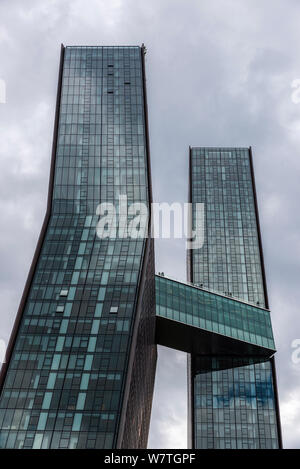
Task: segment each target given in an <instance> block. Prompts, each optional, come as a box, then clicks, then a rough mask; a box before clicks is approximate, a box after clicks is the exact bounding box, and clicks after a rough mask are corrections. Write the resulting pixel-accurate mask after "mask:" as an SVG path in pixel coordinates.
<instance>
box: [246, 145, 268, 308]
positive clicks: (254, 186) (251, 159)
mask: <svg viewBox="0 0 300 469" xmlns="http://www.w3.org/2000/svg"><path fill="white" fill-rule="evenodd" d="M249 162H250V170H251V180H252V188H253V195H254V206H255V215H256V224H257V233H258V245H259V252H260V260H261V270H262V277H263V286H264V293H265V303H266V305H265V306H266V308H267V309H269V297H268V290H267V280H266V271H265V262H264V253H263V247H262V237H261V230H260V221H259V213H258V203H257V194H256V185H255V175H254V167H253V155H252V147H249Z"/></svg>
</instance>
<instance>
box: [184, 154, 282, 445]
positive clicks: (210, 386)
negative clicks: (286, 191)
mask: <svg viewBox="0 0 300 469" xmlns="http://www.w3.org/2000/svg"><path fill="white" fill-rule="evenodd" d="M189 199H190V202H192V203H193V213H192V224H193V226H194V227H195V223H196V215H195V205H194V204H196V203H204V204H205V219H204V224H205V240H204V245H203V247H202V248H201V249H194V250H189V251H188V259H187V260H188V280H189V281H190V282H192V283H194V284H196V285H198V286H200V287H203V288H208V289H212V290H217V291H218V292H221V293H223V295H225V296H227V297H228V298H240V299H241V300H243V301H244V302H246V303H248V304H249V307H250V305H255V306H256V307H257V308H259V309H261V310H262V311H263V310H264V309H268V308H269V304H268V295H267V288H266V279H265V272H264V262H263V252H262V243H261V236H260V227H259V218H258V210H257V201H256V192H255V182H254V173H253V163H252V152H251V148H190V184H189ZM226 314H227V315H229V316H230V309H229V310H228V309H227V311H226V309H225V310H224V316H225V317H226ZM254 314H257V312H256V313H255V311H254ZM254 319H255V317H254V316H253V320H254ZM259 328H260V326H258V325H257V326H256V330H255V329H254V330H253V333H255V334H257V333H259ZM188 367H189V374H190V379H189V413H190V420H189V422H190V428H189V438H190V445H191V447H194V448H233V449H243V448H246V449H251V448H252V449H254V448H255V449H257V448H279V447H281V444H282V443H281V432H280V420H279V408H278V397H277V386H276V375H275V367H274V359H273V358H268V359H266V358H262V357H261V356H260V355H258V354H256V353H255V352H254V351H253V350H249V351H248V352H247V351H246V352H243V354H241V353H240V350H239V348H238V347H236V348H235V349H231V350H229V349H228V350H226V348H225V350H224V351H223V353H222V354H218V353H217V354H213V353H207V351H205V350H203V351H200V353H197V354H191V355H190V356H189V360H188Z"/></svg>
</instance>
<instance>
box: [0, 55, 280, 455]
mask: <svg viewBox="0 0 300 469" xmlns="http://www.w3.org/2000/svg"><path fill="white" fill-rule="evenodd" d="M144 56H145V47H144V46H142V47H133V46H128V47H125V46H124V47H96V46H95V47H83V46H82V47H77V46H72V47H64V46H62V47H61V59H60V70H59V80H58V91H57V103H56V115H55V123H54V136H53V149H52V159H51V170H50V181H49V192H48V204H47V211H46V216H45V220H44V223H43V226H42V231H41V234H40V238H39V241H38V245H37V248H36V252H35V255H34V259H33V262H32V265H31V268H30V271H29V275H28V279H27V282H26V285H25V289H24V293H23V296H22V299H21V303H20V307H19V310H18V313H17V317H16V321H15V324H14V328H13V331H12V335H11V339H10V342H9V345H8V349H7V355H6V362H5V364H4V365H3V367H2V369H1V375H0V448H15V449H21V448H22V449H23V448H24V449H32V448H33V449H48V448H51V449H56V448H70V449H77V448H86V449H102V448H104V449H111V448H146V447H147V439H148V431H149V423H150V415H151V405H152V397H153V387H154V378H155V370H156V354H157V350H156V344H160V345H164V346H166V347H170V348H173V349H176V350H182V351H184V352H186V353H187V354H188V356H189V361H188V381H189V422H188V425H189V445H190V447H192V448H216V449H217V448H237V449H239V448H278V447H281V433H280V421H279V409H278V397H277V388H276V376H275V366H274V358H273V355H274V353H275V351H276V350H275V344H274V338H273V332H272V326H271V319H270V311H269V305H268V297H267V289H266V281H265V273H264V264H263V256H262V246H261V238H260V228H259V220H258V211H257V202H256V194H255V186H254V175H253V164H252V154H251V149H248V148H191V149H190V181H189V201H190V202H191V203H192V204H193V208H192V212H191V213H192V219H191V222H192V227H193V228H195V227H196V226H195V225H196V223H197V217H196V213H197V207H196V204H197V203H201V204H204V208H205V220H204V245H203V246H202V247H201V248H197V249H191V250H188V253H187V261H188V262H187V265H188V282H186V283H183V282H178V281H175V280H172V279H171V278H166V277H164V276H162V275H157V276H155V269H154V241H153V239H152V238H151V233H152V217H151V203H152V188H151V170H150V152H149V135H148V117H147V99H146V85H145V83H146V80H145V61H144ZM141 203H142V204H144V206H145V207H146V208H147V212H148V217H146V233H143V232H141V235H138V234H137V235H136V236H128V235H127V234H126V229H127V228H126V226H127V227H128V224H130V223H131V222H133V221H134V218H135V213H134V212H133V211H131V208H132V207H134V206H136V207H137V211H138V212H139V213H140V214H141V209H139V208H138V207H139V204H141ZM124 206H125V214H126V215H124ZM111 207H113V211H111ZM100 215H101V216H104V217H105V218H106V220H107V223H105V224H102V225H101V227H102V233H101V236H100V234H99V232H100V228H99V226H100V218H99V217H100ZM110 222H111V223H110ZM124 222H125V224H124ZM138 225H140V223H139V224H138ZM137 231H138V230H137ZM144 234H146V236H144Z"/></svg>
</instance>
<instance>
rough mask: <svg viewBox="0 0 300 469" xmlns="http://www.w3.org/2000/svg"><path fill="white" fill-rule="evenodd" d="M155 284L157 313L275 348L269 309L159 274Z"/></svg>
mask: <svg viewBox="0 0 300 469" xmlns="http://www.w3.org/2000/svg"><path fill="white" fill-rule="evenodd" d="M155 287H156V315H157V316H162V317H165V318H168V319H172V320H174V321H179V322H181V323H184V324H187V325H190V326H194V327H198V328H201V329H205V330H207V331H210V332H213V333H215V334H222V335H224V336H227V337H231V338H233V339H237V340H242V341H245V342H248V343H251V344H254V345H259V346H261V347H265V348H267V349H271V350H275V343H274V338H273V333H272V325H271V320H270V313H269V311H268V310H266V309H263V308H258V307H257V306H253V305H250V304H247V303H244V302H241V301H237V300H235V299H232V298H227V297H225V296H222V295H218V294H216V293H212V292H209V291H205V290H203V289H200V288H196V287H195V286H193V285H185V284H184V283H180V282H177V281H175V280H171V279H168V278H166V277H160V276H158V275H157V276H156V278H155Z"/></svg>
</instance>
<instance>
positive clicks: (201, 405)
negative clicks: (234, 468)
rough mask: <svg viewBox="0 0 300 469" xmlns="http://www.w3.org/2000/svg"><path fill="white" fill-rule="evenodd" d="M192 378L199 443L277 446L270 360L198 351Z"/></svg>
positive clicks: (222, 446) (220, 446)
mask: <svg viewBox="0 0 300 469" xmlns="http://www.w3.org/2000/svg"><path fill="white" fill-rule="evenodd" d="M197 366H198V367H199V368H200V369H201V373H198V374H196V376H195V378H194V389H195V397H194V399H195V430H196V447H197V448H200V449H211V448H214V449H276V448H278V436H277V425H276V410H275V399H274V390H273V381H272V370H271V364H270V362H269V361H266V362H258V361H255V360H254V359H237V358H227V357H214V358H212V357H198V358H197Z"/></svg>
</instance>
